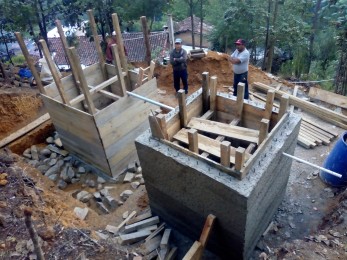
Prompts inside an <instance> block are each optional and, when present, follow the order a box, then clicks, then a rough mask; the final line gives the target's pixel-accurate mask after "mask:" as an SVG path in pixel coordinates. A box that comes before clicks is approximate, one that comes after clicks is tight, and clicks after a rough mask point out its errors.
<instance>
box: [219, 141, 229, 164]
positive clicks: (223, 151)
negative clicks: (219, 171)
mask: <svg viewBox="0 0 347 260" xmlns="http://www.w3.org/2000/svg"><path fill="white" fill-rule="evenodd" d="M220 164H221V165H223V166H225V167H230V142H228V141H223V142H221V144H220Z"/></svg>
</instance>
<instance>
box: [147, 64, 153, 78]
mask: <svg viewBox="0 0 347 260" xmlns="http://www.w3.org/2000/svg"><path fill="white" fill-rule="evenodd" d="M154 69H155V62H154V61H151V65H149V72H148V76H147V79H148V81H150V80H151V79H152V78H153V74H154Z"/></svg>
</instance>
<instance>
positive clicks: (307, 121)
mask: <svg viewBox="0 0 347 260" xmlns="http://www.w3.org/2000/svg"><path fill="white" fill-rule="evenodd" d="M302 121H304V122H305V123H306V124H309V125H312V126H316V127H319V128H320V129H322V130H323V131H325V132H328V133H330V134H332V135H333V136H335V137H338V136H339V133H338V132H335V131H334V130H331V129H328V128H326V127H325V126H322V125H321V124H320V125H318V124H317V123H315V122H313V121H312V120H310V119H308V118H306V117H303V118H302Z"/></svg>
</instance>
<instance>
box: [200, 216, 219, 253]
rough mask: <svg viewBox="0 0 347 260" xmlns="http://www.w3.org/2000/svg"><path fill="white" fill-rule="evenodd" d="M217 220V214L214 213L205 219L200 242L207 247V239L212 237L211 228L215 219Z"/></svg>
mask: <svg viewBox="0 0 347 260" xmlns="http://www.w3.org/2000/svg"><path fill="white" fill-rule="evenodd" d="M215 220H216V216H215V215H213V214H209V215H208V216H207V219H206V221H205V225H204V228H203V230H202V232H201V235H200V239H199V242H200V243H201V245H202V246H203V247H206V245H207V240H208V238H209V237H210V234H211V230H212V228H213V224H214V221H215Z"/></svg>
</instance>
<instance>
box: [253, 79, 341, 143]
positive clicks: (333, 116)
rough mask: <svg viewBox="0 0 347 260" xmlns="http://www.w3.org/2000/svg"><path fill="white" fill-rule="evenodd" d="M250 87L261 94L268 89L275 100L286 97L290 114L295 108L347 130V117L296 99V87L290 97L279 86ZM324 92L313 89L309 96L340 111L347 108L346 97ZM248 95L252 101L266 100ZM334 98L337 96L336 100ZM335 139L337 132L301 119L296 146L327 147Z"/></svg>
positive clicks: (256, 85)
mask: <svg viewBox="0 0 347 260" xmlns="http://www.w3.org/2000/svg"><path fill="white" fill-rule="evenodd" d="M252 86H253V88H254V89H257V90H260V91H262V92H264V91H267V90H269V89H273V90H274V91H275V93H276V94H275V97H276V98H280V97H281V96H283V95H287V96H288V100H289V104H290V105H291V108H290V111H291V112H293V111H294V107H297V108H300V109H301V110H303V111H305V112H308V113H310V114H312V115H314V116H316V117H319V118H320V119H322V120H324V121H326V122H330V123H332V124H333V125H335V126H338V127H341V128H343V129H347V116H345V115H343V114H340V113H338V112H335V111H332V110H329V109H327V108H325V107H321V106H318V105H316V104H314V103H311V102H309V101H307V100H304V99H301V98H299V97H297V96H296V94H297V88H298V86H295V88H294V91H293V94H292V95H291V94H289V93H287V92H284V91H281V90H280V86H279V87H278V88H273V87H270V86H267V85H265V84H263V83H260V82H255V83H254V84H253V85H252ZM322 92H324V94H322ZM326 92H328V91H324V90H319V91H318V90H317V89H315V91H314V92H313V91H310V93H311V94H309V96H310V97H312V98H315V99H319V100H322V101H325V102H327V103H330V104H333V105H337V106H338V107H340V108H341V109H342V111H344V109H345V107H346V106H347V105H346V104H347V97H344V96H341V95H338V94H334V93H330V92H328V93H329V94H326ZM312 93H320V95H318V94H316V95H313V94H312ZM250 94H251V97H253V98H254V99H257V100H261V101H264V102H265V101H266V99H264V98H263V97H262V96H260V95H258V94H256V93H252V92H251V93H250ZM326 95H332V97H331V98H329V99H328V98H326ZM320 96H324V97H325V98H324V99H323V98H320ZM336 96H338V100H337V98H336ZM332 99H334V101H330V100H332ZM274 106H275V107H277V108H278V105H276V104H274ZM336 137H338V133H337V132H335V131H333V130H331V129H328V128H325V127H324V126H322V125H320V124H319V123H316V122H313V121H312V120H309V119H306V118H303V119H302V123H301V126H300V132H299V137H298V144H300V145H301V146H303V147H305V148H314V147H316V146H319V145H322V144H323V145H329V144H330V142H331V141H332V140H333V139H334V138H336Z"/></svg>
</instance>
